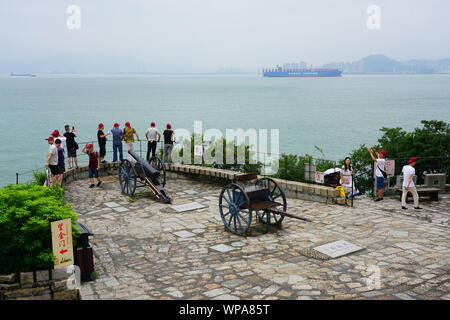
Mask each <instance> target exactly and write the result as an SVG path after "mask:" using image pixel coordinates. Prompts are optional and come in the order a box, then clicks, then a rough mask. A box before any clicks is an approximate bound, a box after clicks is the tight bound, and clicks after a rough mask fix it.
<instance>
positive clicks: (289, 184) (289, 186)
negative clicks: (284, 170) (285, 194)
mask: <svg viewBox="0 0 450 320" xmlns="http://www.w3.org/2000/svg"><path fill="white" fill-rule="evenodd" d="M296 184H297V183H296V182H294V181H289V182H287V183H286V189H288V190H292V191H295V190H297V186H296Z"/></svg>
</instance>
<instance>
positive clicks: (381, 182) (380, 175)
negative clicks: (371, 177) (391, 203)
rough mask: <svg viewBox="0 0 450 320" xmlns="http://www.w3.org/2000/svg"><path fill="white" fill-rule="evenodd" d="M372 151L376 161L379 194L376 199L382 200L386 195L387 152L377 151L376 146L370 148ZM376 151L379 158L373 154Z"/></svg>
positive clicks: (372, 156)
mask: <svg viewBox="0 0 450 320" xmlns="http://www.w3.org/2000/svg"><path fill="white" fill-rule="evenodd" d="M368 149H369V152H370V157H371V158H372V160H373V161H375V178H376V182H377V196H378V198H377V199H376V200H375V201H382V200H383V196H384V175H383V172H384V167H385V164H386V160H385V158H386V157H387V152H386V151H385V150H381V151H377V150H375V149H374V148H368ZM373 153H375V154H376V155H377V156H378V158H375V156H374V155H373Z"/></svg>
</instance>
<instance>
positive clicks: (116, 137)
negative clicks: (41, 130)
mask: <svg viewBox="0 0 450 320" xmlns="http://www.w3.org/2000/svg"><path fill="white" fill-rule="evenodd" d="M64 129H65V133H64V135H60V133H59V131H58V130H54V131H53V132H52V133H51V135H50V136H49V137H48V138H46V140H47V141H48V144H49V145H50V147H49V150H48V153H47V161H46V163H45V165H46V167H48V168H49V170H50V172H51V176H52V178H51V179H52V184H59V185H60V184H61V182H62V177H63V174H64V172H65V170H66V169H65V150H64V147H66V148H67V164H68V168H69V169H72V168H78V159H77V150H78V149H79V146H78V144H77V142H76V141H75V138H76V137H77V132H76V130H75V128H74V127H72V129H71V128H70V126H69V125H66V126H65V127H64ZM97 129H98V131H97V141H98V146H99V152H97V151H95V149H94V145H93V144H92V143H87V144H85V146H84V147H83V149H82V152H83V153H86V154H87V155H88V157H89V165H88V168H89V178H90V182H91V184H90V188H93V187H94V186H95V179H97V186H100V185H101V183H102V182H101V181H100V179H99V177H98V169H99V168H100V164H101V163H105V162H106V160H105V156H106V141H107V140H108V139H107V137H108V136H110V135H111V136H112V148H113V162H116V161H117V160H120V161H122V160H123V148H122V143H123V142H125V146H126V151H127V152H128V151H134V145H133V144H134V142H135V141H139V136H138V134H137V132H136V130H135V129H134V128H133V127H131V124H130V122H126V123H125V127H124V128H123V129H120V124H118V123H114V125H113V128H112V129H111V130H110V131H108V132H105V131H104V130H105V126H104V124H103V123H99V124H98V127H97ZM162 135H163V138H164V151H163V162H166V160H167V162H172V150H173V144H174V143H175V142H176V140H175V133H174V131H173V130H172V126H171V125H170V124H167V125H166V129H165V130H164V132H163V134H162ZM145 137H146V140H147V144H148V145H147V157H146V159H147V161H150V159H151V158H152V157H155V156H156V148H157V144H158V142H160V139H161V134H160V132H159V130H158V129H157V128H156V124H155V122H151V123H150V127H149V128H148V129H147V131H146V132H145ZM135 138H136V139H135ZM128 159H130V160H131V161H133V159H132V157H131V156H129V157H128Z"/></svg>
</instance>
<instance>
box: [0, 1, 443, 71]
mask: <svg viewBox="0 0 450 320" xmlns="http://www.w3.org/2000/svg"><path fill="white" fill-rule="evenodd" d="M373 5H375V6H376V8H379V12H378V15H376V14H373V13H372V11H370V10H369V8H371V6H373ZM73 6H75V8H78V9H77V10H79V12H78V14H79V16H77V10H74V9H73V8H72V7H73ZM449 10H450V2H449V1H442V0H430V1H427V2H424V1H420V0H415V1H414V0H412V1H407V0H398V1H395V2H394V1H389V0H377V1H375V2H373V1H372V0H370V1H369V0H348V1H345V2H337V1H334V0H320V1H316V2H312V1H299V0H278V1H275V0H264V1H257V0H248V1H238V0H229V1H219V0H208V1H207V0H186V1H176V0H147V1H144V0H135V1H132V2H130V1H126V2H125V1H119V0H110V1H105V0H98V1H89V0H71V1H68V0H41V1H33V2H30V1H25V0H15V1H5V0H2V1H0V43H1V44H2V45H1V49H2V50H0V72H1V73H9V72H33V73H44V72H45V73H49V72H79V73H120V72H167V73H173V72H215V71H217V70H223V72H230V71H227V70H241V71H242V72H253V71H257V70H260V69H261V68H268V67H271V66H275V65H277V64H282V63H299V64H300V63H302V62H306V63H307V65H308V66H310V65H313V66H322V65H324V64H328V63H331V62H333V61H348V62H352V61H358V59H361V58H362V57H365V56H368V55H376V54H383V55H386V56H388V57H390V58H392V59H395V60H397V61H407V60H411V59H426V60H437V59H443V58H450V43H449V41H446V40H448V39H450V20H449V19H448V18H447V12H448V11H449ZM78 18H79V20H77V19H78ZM374 18H377V19H378V18H379V26H378V27H375V28H370V23H371V19H374ZM375 25H376V24H375ZM70 26H73V28H70Z"/></svg>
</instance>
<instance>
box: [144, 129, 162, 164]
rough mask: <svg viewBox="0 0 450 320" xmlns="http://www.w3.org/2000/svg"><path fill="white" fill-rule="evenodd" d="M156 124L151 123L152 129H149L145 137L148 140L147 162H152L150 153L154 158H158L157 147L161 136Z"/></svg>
mask: <svg viewBox="0 0 450 320" xmlns="http://www.w3.org/2000/svg"><path fill="white" fill-rule="evenodd" d="M155 126H156V124H155V123H154V122H151V123H150V128H148V130H147V132H146V133H145V137H146V138H147V141H148V142H147V161H150V153H151V155H152V158H153V157H155V156H156V145H157V143H158V142H159V140H160V139H161V134H160V133H159V131H158V129H156V127H155Z"/></svg>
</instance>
